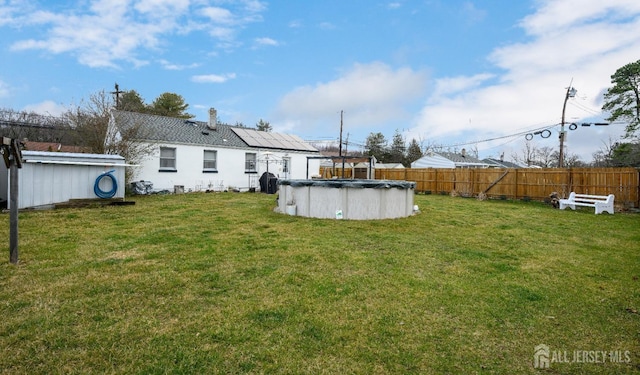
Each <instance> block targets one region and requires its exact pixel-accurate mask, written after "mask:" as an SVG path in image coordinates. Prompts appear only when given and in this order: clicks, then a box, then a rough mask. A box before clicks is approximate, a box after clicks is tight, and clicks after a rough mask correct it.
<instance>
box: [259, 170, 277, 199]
mask: <svg viewBox="0 0 640 375" xmlns="http://www.w3.org/2000/svg"><path fill="white" fill-rule="evenodd" d="M260 191H262V192H263V193H267V194H275V193H276V192H277V191H278V178H277V177H276V176H275V175H274V174H273V173H270V172H269V173H267V172H264V173H263V174H262V176H260Z"/></svg>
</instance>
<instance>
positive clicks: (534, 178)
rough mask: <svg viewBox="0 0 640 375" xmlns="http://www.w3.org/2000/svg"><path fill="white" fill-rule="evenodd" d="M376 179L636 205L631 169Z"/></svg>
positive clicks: (638, 177)
mask: <svg viewBox="0 0 640 375" xmlns="http://www.w3.org/2000/svg"><path fill="white" fill-rule="evenodd" d="M376 179H381V180H384V179H387V180H406V181H415V182H416V191H417V192H425V193H431V194H451V193H452V192H453V191H455V193H456V194H459V195H461V196H467V197H471V196H478V195H479V194H481V193H483V194H486V195H487V196H488V197H490V198H500V199H532V200H540V201H543V200H545V199H547V198H548V197H549V194H551V193H552V192H557V193H558V194H559V195H560V196H561V197H567V196H568V195H569V193H570V192H572V191H575V192H577V193H580V194H595V195H608V194H614V195H615V196H616V199H615V203H616V205H617V206H623V207H625V208H629V207H639V206H640V197H639V195H640V194H639V193H640V187H639V186H640V173H639V170H638V169H635V168H569V169H563V168H544V169H533V168H522V169H494V168H489V169H461V168H456V169H439V168H421V169H414V168H407V169H376Z"/></svg>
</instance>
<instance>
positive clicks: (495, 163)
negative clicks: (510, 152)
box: [482, 158, 524, 168]
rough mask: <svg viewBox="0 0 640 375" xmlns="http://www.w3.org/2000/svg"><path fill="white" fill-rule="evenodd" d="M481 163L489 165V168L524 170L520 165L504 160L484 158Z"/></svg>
mask: <svg viewBox="0 0 640 375" xmlns="http://www.w3.org/2000/svg"><path fill="white" fill-rule="evenodd" d="M482 161H483V162H484V163H487V164H489V168H524V167H523V166H521V165H520V164H517V163H512V162H510V161H504V159H494V158H486V159H482Z"/></svg>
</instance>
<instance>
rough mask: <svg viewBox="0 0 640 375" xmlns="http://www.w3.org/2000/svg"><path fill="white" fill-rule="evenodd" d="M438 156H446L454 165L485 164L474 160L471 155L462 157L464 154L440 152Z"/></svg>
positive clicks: (476, 159)
mask: <svg viewBox="0 0 640 375" xmlns="http://www.w3.org/2000/svg"><path fill="white" fill-rule="evenodd" d="M438 154H440V155H442V156H444V157H445V158H447V159H449V160H451V161H452V162H454V163H473V164H485V163H484V162H482V161H481V160H480V159H478V158H474V157H473V156H470V155H468V154H467V155H465V156H462V154H456V153H453V152H439V153H438Z"/></svg>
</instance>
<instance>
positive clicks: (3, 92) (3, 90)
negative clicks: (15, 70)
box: [0, 80, 10, 98]
mask: <svg viewBox="0 0 640 375" xmlns="http://www.w3.org/2000/svg"><path fill="white" fill-rule="evenodd" d="M9 92H10V88H9V85H8V84H7V83H5V82H4V81H1V80H0V98H6V97H8V96H9Z"/></svg>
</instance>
